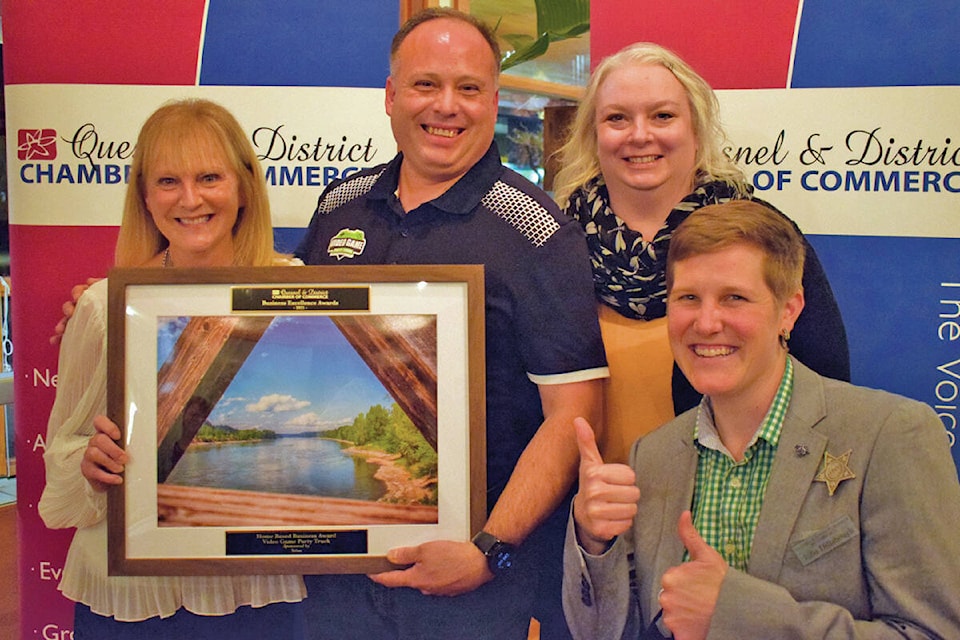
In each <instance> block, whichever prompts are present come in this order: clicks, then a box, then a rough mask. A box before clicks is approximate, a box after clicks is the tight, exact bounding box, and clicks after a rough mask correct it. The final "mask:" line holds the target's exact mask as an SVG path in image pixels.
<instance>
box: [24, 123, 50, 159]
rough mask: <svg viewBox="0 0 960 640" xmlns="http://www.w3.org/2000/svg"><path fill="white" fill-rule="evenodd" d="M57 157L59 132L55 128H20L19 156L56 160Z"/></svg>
mask: <svg viewBox="0 0 960 640" xmlns="http://www.w3.org/2000/svg"><path fill="white" fill-rule="evenodd" d="M56 157H57V132H56V131H55V130H54V129H20V130H19V131H18V132H17V158H18V159H20V160H54V159H55V158H56Z"/></svg>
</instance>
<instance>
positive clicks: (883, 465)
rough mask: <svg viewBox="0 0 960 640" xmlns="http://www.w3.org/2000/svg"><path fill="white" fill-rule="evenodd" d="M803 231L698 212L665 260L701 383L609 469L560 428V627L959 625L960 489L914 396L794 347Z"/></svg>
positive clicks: (675, 323) (675, 629)
mask: <svg viewBox="0 0 960 640" xmlns="http://www.w3.org/2000/svg"><path fill="white" fill-rule="evenodd" d="M802 270H803V244H802V241H801V239H800V238H799V236H798V235H797V233H796V230H795V229H794V228H793V226H792V225H791V224H790V223H789V222H788V221H786V220H785V219H783V217H782V216H779V215H777V214H776V213H774V212H772V211H770V210H769V209H766V208H765V207H763V206H762V205H757V204H755V203H752V202H749V201H734V202H729V203H725V204H719V205H711V206H707V207H704V208H702V209H700V210H698V211H696V212H694V213H693V214H691V215H690V217H689V218H688V219H687V220H686V221H685V222H684V223H683V224H682V225H680V227H679V228H678V229H677V231H676V232H675V234H674V236H673V238H672V239H671V245H670V253H669V259H668V266H667V287H668V303H667V318H668V332H669V336H670V345H671V348H672V350H673V354H674V357H675V359H676V361H677V363H678V365H679V367H680V369H681V370H682V371H683V373H684V374H685V375H686V376H687V378H688V379H689V380H690V381H691V383H692V384H693V386H694V387H695V388H696V389H697V390H698V391H700V392H701V393H703V394H704V399H703V401H702V402H701V404H700V405H699V407H697V408H694V409H691V410H690V411H688V412H686V413H684V414H683V415H681V416H679V417H678V418H676V419H674V420H672V421H671V422H669V423H667V424H666V425H664V426H662V427H660V428H659V429H657V430H655V431H654V432H653V433H651V434H649V435H647V436H644V437H643V438H641V439H640V440H638V441H637V442H636V443H635V444H634V445H633V449H632V451H631V455H630V464H629V465H622V464H604V462H603V460H602V458H601V456H600V454H599V452H598V450H597V447H596V443H595V441H594V437H593V432H592V431H591V428H590V425H589V424H588V423H587V422H586V421H585V420H578V421H577V422H576V423H575V427H576V430H577V439H578V443H579V446H580V454H581V463H580V488H579V493H578V495H577V496H576V498H575V500H574V503H573V508H572V513H571V518H570V523H569V527H568V531H567V540H566V546H565V549H564V571H565V575H564V585H563V589H564V593H563V598H564V601H563V604H564V611H565V613H566V616H567V620H568V622H569V624H570V627H571V630H572V632H573V635H574V637H575V638H579V639H589V640H601V639H603V638H638V637H639V638H659V637H663V636H667V637H669V636H670V635H671V634H672V636H673V637H675V638H679V639H681V640H696V639H702V638H710V639H716V638H763V639H772V638H777V639H781V638H810V639H813V638H816V639H818V640H820V639H824V638H960V482H958V478H957V469H956V467H955V465H954V463H953V460H952V458H951V455H950V447H949V444H948V440H947V437H946V434H945V433H944V427H943V424H942V423H941V422H940V420H939V419H938V418H937V416H936V414H935V413H934V412H933V410H932V409H931V408H930V407H929V406H927V405H925V404H923V403H920V402H917V401H914V400H910V399H907V398H904V397H901V396H897V395H894V394H891V393H887V392H884V391H878V390H874V389H867V388H864V387H858V386H854V385H851V384H848V383H845V382H840V381H837V380H831V379H829V378H824V377H822V376H820V375H818V374H816V373H814V372H813V371H811V370H810V369H808V368H806V367H805V366H803V365H802V364H801V363H800V362H799V361H797V360H795V359H794V358H792V357H791V356H790V355H789V353H788V349H787V345H788V340H789V335H790V331H791V329H792V328H793V324H794V322H795V321H796V319H797V316H799V315H800V312H801V311H802V310H803V290H802V287H801V284H800V281H801V273H802Z"/></svg>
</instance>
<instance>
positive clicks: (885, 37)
mask: <svg viewBox="0 0 960 640" xmlns="http://www.w3.org/2000/svg"><path fill="white" fill-rule="evenodd" d="M958 24H960V3H958V2H957V1H956V0H910V1H909V2H863V1H862V0H805V1H804V3H803V15H802V17H801V20H800V30H799V33H798V35H797V49H796V55H795V58H794V66H793V82H792V86H793V87H795V88H809V87H892V86H937V85H956V84H960V64H957V60H958V59H960V38H957V32H956V28H957V25H958Z"/></svg>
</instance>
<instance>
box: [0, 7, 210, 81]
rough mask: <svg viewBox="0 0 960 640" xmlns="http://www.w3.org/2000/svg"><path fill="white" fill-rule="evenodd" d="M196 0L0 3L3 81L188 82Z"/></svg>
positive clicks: (195, 39) (198, 22)
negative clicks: (2, 4) (1, 11)
mask: <svg viewBox="0 0 960 640" xmlns="http://www.w3.org/2000/svg"><path fill="white" fill-rule="evenodd" d="M203 12H204V2H203V0H181V1H178V2H116V1H115V0H85V1H84V2H60V1H58V0H34V1H32V2H5V3H4V6H3V22H4V29H3V31H4V40H5V42H4V45H5V47H4V48H5V49H6V50H7V51H11V52H17V53H18V54H19V55H9V56H4V61H3V62H4V67H5V68H4V74H5V77H6V83H7V84H25V83H64V84H173V85H184V84H186V85H192V84H196V75H197V56H198V52H199V50H200V31H201V26H202V23H203Z"/></svg>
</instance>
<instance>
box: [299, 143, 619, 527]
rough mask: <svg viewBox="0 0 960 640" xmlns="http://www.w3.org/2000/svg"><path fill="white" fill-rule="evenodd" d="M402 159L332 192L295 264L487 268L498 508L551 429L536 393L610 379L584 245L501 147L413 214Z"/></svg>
mask: <svg viewBox="0 0 960 640" xmlns="http://www.w3.org/2000/svg"><path fill="white" fill-rule="evenodd" d="M402 159H403V157H402V155H398V156H397V157H395V158H394V159H393V160H392V161H390V162H389V163H388V164H385V165H380V166H378V167H374V168H372V169H368V170H365V171H362V172H360V173H357V174H354V175H352V176H350V177H348V178H346V179H344V180H342V181H339V182H335V183H331V184H330V186H329V187H327V189H325V190H324V192H323V194H321V196H320V199H319V201H318V204H317V210H316V212H315V213H314V215H313V219H312V220H311V221H310V227H309V229H308V230H307V234H306V236H305V237H304V239H303V241H302V242H301V243H300V246H299V247H298V248H297V250H296V255H297V257H299V258H301V259H302V260H303V261H304V262H305V263H306V264H310V265H336V264H482V265H484V279H485V289H486V291H485V293H486V299H485V306H486V387H487V485H488V506H489V507H490V508H492V506H493V504H494V503H495V502H496V499H497V498H498V497H499V495H500V492H501V491H502V490H503V487H504V485H505V484H506V482H507V480H508V479H509V477H510V474H511V473H512V471H513V468H514V466H515V465H516V462H517V460H518V458H519V457H520V454H521V453H522V452H523V450H524V448H525V447H526V445H527V443H528V442H529V441H530V439H531V438H532V437H533V435H534V433H536V431H537V429H538V428H539V426H540V424H541V423H542V422H543V412H542V409H541V405H540V396H539V392H538V390H537V384H538V383H540V384H550V383H561V382H575V381H580V380H589V379H593V378H600V377H606V375H607V369H606V358H605V356H604V351H603V343H602V341H601V338H600V328H599V326H598V323H597V311H596V309H597V303H596V300H595V298H594V294H593V282H592V274H591V270H590V262H589V258H588V256H587V246H586V241H585V240H584V236H583V231H582V229H581V228H580V225H579V224H578V223H577V222H576V221H574V220H572V219H568V218H566V217H564V216H563V214H561V213H560V211H559V209H558V208H557V206H556V205H555V203H554V202H553V201H552V200H550V198H549V197H548V196H547V195H546V194H545V193H544V192H543V191H541V190H540V189H538V188H537V187H535V186H534V185H532V184H531V183H530V182H529V181H527V180H526V179H525V178H523V177H521V176H520V175H519V174H517V173H516V172H514V171H511V170H510V169H508V168H506V167H504V166H503V165H502V164H501V163H500V157H499V152H498V151H497V147H496V144H493V145H491V147H490V149H489V150H488V151H487V153H486V155H485V156H484V157H483V158H482V159H481V160H480V162H478V163H477V164H476V165H474V166H473V168H471V169H470V171H469V172H468V173H467V174H466V175H465V176H464V177H463V178H461V179H460V180H459V181H458V182H457V183H456V184H454V185H453V186H452V187H451V188H450V189H448V190H447V191H446V192H445V193H444V194H443V195H441V196H440V197H438V198H436V199H435V200H432V201H430V202H427V203H424V204H422V205H420V206H419V207H417V208H416V209H414V210H412V211H409V212H406V213H404V211H403V208H402V206H401V205H400V202H399V200H398V199H397V197H396V195H395V192H396V189H397V184H398V180H399V171H400V163H401V162H402ZM546 472H549V471H546Z"/></svg>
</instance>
